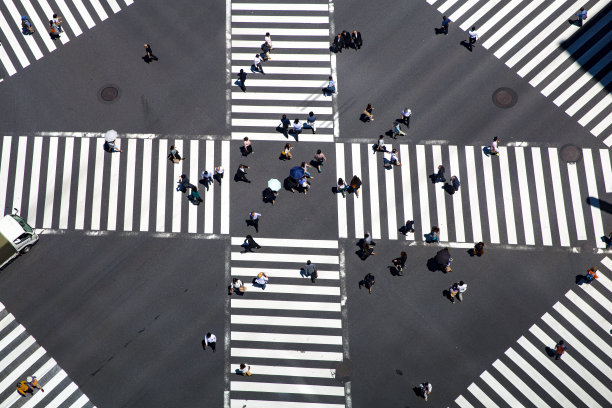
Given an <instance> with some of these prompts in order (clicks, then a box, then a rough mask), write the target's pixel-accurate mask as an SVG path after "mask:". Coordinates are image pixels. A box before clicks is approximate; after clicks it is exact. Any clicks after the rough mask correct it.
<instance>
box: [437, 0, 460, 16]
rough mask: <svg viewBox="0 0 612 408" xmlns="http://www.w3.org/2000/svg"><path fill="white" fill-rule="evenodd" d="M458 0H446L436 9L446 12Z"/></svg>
mask: <svg viewBox="0 0 612 408" xmlns="http://www.w3.org/2000/svg"><path fill="white" fill-rule="evenodd" d="M457 1H458V0H446V1H445V2H444V3H442V5H441V6H440V7H438V11H439V12H440V13H444V12H446V10H448V9H449V8H451V7H452V6H453V5H454V4H455V3H456V2H457Z"/></svg>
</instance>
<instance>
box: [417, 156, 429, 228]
mask: <svg viewBox="0 0 612 408" xmlns="http://www.w3.org/2000/svg"><path fill="white" fill-rule="evenodd" d="M416 161H417V177H418V180H419V203H420V207H419V209H420V211H421V234H419V235H420V238H421V240H423V239H424V238H423V233H424V232H425V231H426V228H429V226H431V222H430V218H429V195H428V194H429V193H428V191H427V190H428V188H427V182H428V180H429V179H428V177H427V176H428V174H427V161H426V158H425V146H423V145H417V146H416ZM415 229H416V228H415Z"/></svg>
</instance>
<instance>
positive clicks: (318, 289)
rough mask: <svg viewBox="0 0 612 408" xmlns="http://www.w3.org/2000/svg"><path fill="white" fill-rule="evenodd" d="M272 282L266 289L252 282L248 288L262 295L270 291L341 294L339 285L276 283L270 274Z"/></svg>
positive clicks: (322, 294) (253, 294)
mask: <svg viewBox="0 0 612 408" xmlns="http://www.w3.org/2000/svg"><path fill="white" fill-rule="evenodd" d="M254 276H256V275H254ZM270 282H271V283H270ZM270 282H269V283H268V285H267V286H266V289H265V290H264V289H262V288H261V287H259V286H255V285H254V284H250V285H251V286H248V289H249V291H250V292H251V294H250V296H260V295H266V294H269V293H286V294H297V295H317V296H340V288H339V287H338V286H321V285H317V286H313V285H312V284H310V283H309V284H307V285H303V284H302V285H281V284H278V283H275V281H274V277H273V276H270ZM247 284H249V283H247Z"/></svg>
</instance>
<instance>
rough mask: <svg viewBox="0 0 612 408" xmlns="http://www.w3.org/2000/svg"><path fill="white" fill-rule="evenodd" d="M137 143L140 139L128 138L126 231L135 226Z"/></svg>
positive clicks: (124, 216)
mask: <svg viewBox="0 0 612 408" xmlns="http://www.w3.org/2000/svg"><path fill="white" fill-rule="evenodd" d="M137 143H138V140H136V139H128V146H127V161H126V166H125V200H124V201H125V202H124V206H123V230H124V231H132V229H133V227H134V189H135V188H136V148H137ZM141 199H144V198H141Z"/></svg>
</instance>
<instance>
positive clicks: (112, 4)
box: [106, 0, 133, 13]
mask: <svg viewBox="0 0 612 408" xmlns="http://www.w3.org/2000/svg"><path fill="white" fill-rule="evenodd" d="M106 2H107V3H108V5H109V6H110V8H111V10H113V13H117V12H118V11H120V10H121V7H119V4H118V3H117V1H116V0H106ZM125 3H126V5H128V6H129V5H130V4H132V3H133V1H132V0H125Z"/></svg>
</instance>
